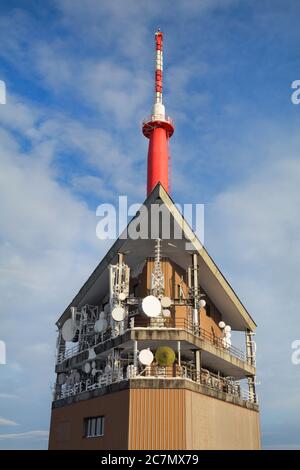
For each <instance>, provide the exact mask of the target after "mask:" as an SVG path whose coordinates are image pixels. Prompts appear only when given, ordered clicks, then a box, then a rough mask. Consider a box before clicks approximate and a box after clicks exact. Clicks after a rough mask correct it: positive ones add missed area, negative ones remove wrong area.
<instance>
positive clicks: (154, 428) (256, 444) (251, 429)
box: [49, 388, 260, 450]
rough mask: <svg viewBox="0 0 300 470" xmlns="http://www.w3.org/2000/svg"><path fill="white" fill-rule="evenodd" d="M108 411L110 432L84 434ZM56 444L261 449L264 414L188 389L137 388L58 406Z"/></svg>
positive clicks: (54, 446) (106, 429) (60, 446)
mask: <svg viewBox="0 0 300 470" xmlns="http://www.w3.org/2000/svg"><path fill="white" fill-rule="evenodd" d="M101 415H103V416H105V424H104V436H103V437H97V438H84V437H83V422H84V418H86V417H89V416H101ZM49 448H50V449H100V450H101V449H106V450H110V449H132V450H136V449H144V450H184V449H188V450H193V449H194V450H196V449H197V450H198V449H203V450H205V449H259V448H260V435H259V414H258V413H257V412H256V411H254V410H250V409H247V408H244V407H242V406H238V405H234V404H231V403H227V402H225V401H222V400H218V399H216V398H213V397H209V396H207V395H203V394H201V393H198V392H195V391H192V390H187V389H185V388H182V389H171V388H169V389H167V388H151V389H147V388H134V389H130V390H124V391H120V392H115V393H111V394H108V395H104V396H102V397H97V398H92V399H90V400H86V401H81V402H78V403H74V404H72V405H67V406H65V407H62V408H56V409H53V410H52V419H51V429H50V442H49Z"/></svg>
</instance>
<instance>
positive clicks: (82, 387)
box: [53, 360, 257, 406]
mask: <svg viewBox="0 0 300 470" xmlns="http://www.w3.org/2000/svg"><path fill="white" fill-rule="evenodd" d="M158 380H159V381H161V380H164V381H166V382H168V381H169V382H170V383H172V381H174V380H176V381H178V382H177V386H178V385H182V386H186V384H188V383H190V384H191V385H193V390H196V391H199V392H201V393H205V394H208V395H212V396H215V398H219V399H223V400H228V399H229V400H230V399H231V400H232V401H233V402H234V403H237V404H240V405H242V406H246V404H247V403H252V404H257V398H256V396H255V395H253V394H251V393H250V392H249V391H247V390H245V389H243V388H242V387H241V384H240V382H239V381H235V380H234V379H233V378H232V377H222V376H220V375H217V374H214V373H212V372H210V371H209V370H207V369H203V368H202V369H201V372H200V373H197V372H196V369H195V366H194V365H191V364H188V363H183V364H182V365H181V366H178V365H174V366H173V367H160V366H158V365H154V366H146V367H145V366H141V365H138V366H137V367H136V366H134V365H133V364H130V365H129V364H128V361H126V360H122V361H121V363H120V367H119V368H118V369H117V370H114V371H109V372H104V371H103V372H102V373H100V374H99V376H98V377H97V378H95V377H94V378H89V379H87V380H85V381H80V382H78V383H73V384H65V385H63V386H54V387H53V400H54V401H56V400H61V399H65V398H68V397H74V396H76V395H79V394H82V393H85V392H94V391H97V390H99V389H103V390H104V388H105V387H108V386H111V385H112V384H121V382H122V383H123V385H124V384H125V385H126V382H129V381H134V383H135V385H136V386H137V388H143V387H144V386H146V387H147V388H148V387H149V388H151V387H153V386H154V385H156V384H157V383H158V382H157V381H158ZM143 382H144V384H143ZM166 382H164V383H165V384H166ZM166 385H167V384H166Z"/></svg>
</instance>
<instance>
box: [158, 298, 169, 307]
mask: <svg viewBox="0 0 300 470" xmlns="http://www.w3.org/2000/svg"><path fill="white" fill-rule="evenodd" d="M160 303H161V306H162V307H163V308H169V307H171V304H172V300H171V299H170V297H162V298H161V299H160Z"/></svg>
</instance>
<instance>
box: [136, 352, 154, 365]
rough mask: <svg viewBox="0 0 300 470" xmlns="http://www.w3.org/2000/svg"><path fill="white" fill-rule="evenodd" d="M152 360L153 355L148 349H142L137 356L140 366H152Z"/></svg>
mask: <svg viewBox="0 0 300 470" xmlns="http://www.w3.org/2000/svg"><path fill="white" fill-rule="evenodd" d="M153 359H154V356H153V353H152V352H151V351H150V349H142V351H141V352H140V354H139V361H140V363H141V364H143V365H144V366H150V364H152V362H153Z"/></svg>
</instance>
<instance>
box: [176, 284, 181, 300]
mask: <svg viewBox="0 0 300 470" xmlns="http://www.w3.org/2000/svg"><path fill="white" fill-rule="evenodd" d="M177 299H179V300H182V288H181V285H180V284H177Z"/></svg>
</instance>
